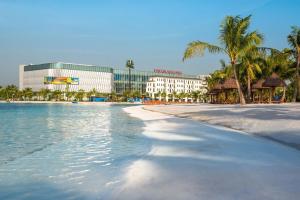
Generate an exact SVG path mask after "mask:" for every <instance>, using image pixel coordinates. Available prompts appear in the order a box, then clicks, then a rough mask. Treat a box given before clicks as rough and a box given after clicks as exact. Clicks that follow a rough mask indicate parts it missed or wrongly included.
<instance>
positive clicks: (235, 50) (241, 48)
mask: <svg viewBox="0 0 300 200" xmlns="http://www.w3.org/2000/svg"><path fill="white" fill-rule="evenodd" d="M250 18H251V15H249V16H247V17H245V18H241V17H240V16H227V17H226V18H225V19H224V21H223V22H222V23H221V30H220V36H219V39H220V42H221V45H222V46H221V47H220V46H216V45H212V44H209V43H207V42H202V41H194V42H191V43H189V44H188V47H187V49H186V50H185V53H184V56H183V60H186V59H189V58H192V57H194V56H196V55H200V56H203V54H204V51H205V50H208V51H209V52H210V53H225V54H227V55H228V57H229V59H230V64H231V66H232V68H233V73H234V77H235V80H236V84H237V88H238V93H239V97H240V103H241V104H242V105H244V104H245V103H246V102H245V98H244V94H243V92H242V89H241V84H240V81H239V77H238V73H237V66H236V65H237V64H238V63H239V62H240V59H241V58H242V57H243V56H244V55H245V53H246V52H247V51H248V49H249V48H251V47H252V46H253V45H259V44H261V43H262V41H263V35H262V34H260V33H258V32H257V31H253V32H248V29H249V26H250Z"/></svg>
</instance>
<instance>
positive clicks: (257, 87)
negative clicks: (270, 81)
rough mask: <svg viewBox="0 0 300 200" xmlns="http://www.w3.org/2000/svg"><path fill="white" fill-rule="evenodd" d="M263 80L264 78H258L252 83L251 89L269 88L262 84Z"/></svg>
mask: <svg viewBox="0 0 300 200" xmlns="http://www.w3.org/2000/svg"><path fill="white" fill-rule="evenodd" d="M264 82H265V80H264V79H260V80H258V81H257V82H256V83H254V84H253V85H252V89H253V90H256V89H265V88H269V87H265V86H263V83H264Z"/></svg>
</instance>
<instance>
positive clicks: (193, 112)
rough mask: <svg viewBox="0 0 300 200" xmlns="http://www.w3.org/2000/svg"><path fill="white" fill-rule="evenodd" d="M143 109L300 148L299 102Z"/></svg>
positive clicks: (194, 105)
mask: <svg viewBox="0 0 300 200" xmlns="http://www.w3.org/2000/svg"><path fill="white" fill-rule="evenodd" d="M145 109H147V110H152V111H157V112H162V113H167V114H171V115H175V116H178V117H182V118H189V119H193V120H197V121H202V122H203V121H204V122H207V123H210V124H217V125H221V126H226V127H230V128H233V129H236V130H242V131H245V132H247V133H252V134H255V135H258V136H263V137H266V138H268V139H272V140H275V141H277V142H281V143H284V144H286V145H289V146H292V147H295V148H298V149H300V104H299V103H298V104H291V103H290V104H273V105H272V104H249V105H246V106H240V105H212V104H190V105H167V106H166V105H158V106H145Z"/></svg>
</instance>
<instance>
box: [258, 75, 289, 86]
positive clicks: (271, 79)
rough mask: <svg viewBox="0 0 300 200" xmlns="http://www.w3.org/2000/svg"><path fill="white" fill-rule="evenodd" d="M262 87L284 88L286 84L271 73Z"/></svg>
mask: <svg viewBox="0 0 300 200" xmlns="http://www.w3.org/2000/svg"><path fill="white" fill-rule="evenodd" d="M262 86H263V87H270V88H275V87H286V84H285V82H284V81H283V80H282V79H281V78H279V76H278V75H277V74H276V73H273V74H272V75H271V76H270V77H268V78H266V80H265V82H263V84H262Z"/></svg>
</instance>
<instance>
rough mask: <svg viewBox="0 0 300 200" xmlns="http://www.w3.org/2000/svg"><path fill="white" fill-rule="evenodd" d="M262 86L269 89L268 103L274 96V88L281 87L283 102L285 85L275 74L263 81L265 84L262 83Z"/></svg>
mask: <svg viewBox="0 0 300 200" xmlns="http://www.w3.org/2000/svg"><path fill="white" fill-rule="evenodd" d="M262 86H263V87H269V88H270V89H269V94H270V98H269V103H271V102H272V97H273V96H274V92H275V88H276V87H282V88H283V98H282V100H284V98H285V87H286V84H285V82H284V81H283V80H282V79H281V78H280V77H279V76H278V75H277V74H276V73H273V74H272V75H271V76H270V77H268V78H266V80H265V82H263V84H262Z"/></svg>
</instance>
